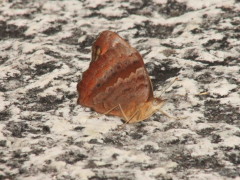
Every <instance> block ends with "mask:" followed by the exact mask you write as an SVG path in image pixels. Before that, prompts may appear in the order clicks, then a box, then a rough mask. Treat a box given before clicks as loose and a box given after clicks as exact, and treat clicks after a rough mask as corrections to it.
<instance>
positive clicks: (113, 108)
mask: <svg viewBox="0 0 240 180" xmlns="http://www.w3.org/2000/svg"><path fill="white" fill-rule="evenodd" d="M117 107H119V105H116V106H114V107H113V108H111V109H110V110H108V111H106V112H105V113H103V114H98V115H96V116H94V117H95V118H98V117H100V116H102V115H106V114H108V113H110V112H111V111H113V110H114V109H116V108H117Z"/></svg>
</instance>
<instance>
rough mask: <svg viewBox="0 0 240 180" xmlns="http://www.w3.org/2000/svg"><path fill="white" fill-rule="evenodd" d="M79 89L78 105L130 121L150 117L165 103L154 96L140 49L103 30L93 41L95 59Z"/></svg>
mask: <svg viewBox="0 0 240 180" xmlns="http://www.w3.org/2000/svg"><path fill="white" fill-rule="evenodd" d="M77 89H78V93H79V98H78V104H81V105H83V106H86V107H90V108H92V109H94V110H95V111H96V112H99V113H106V112H107V114H109V115H115V116H119V117H121V118H123V119H124V120H125V121H126V122H129V123H133V122H138V121H142V120H144V119H147V118H148V117H150V116H151V115H152V114H153V113H154V112H155V111H156V108H160V107H161V106H162V105H163V103H164V101H163V100H161V99H158V98H154V97H153V90H152V85H151V80H150V78H149V75H148V73H147V71H146V68H145V66H144V62H143V59H142V57H141V55H140V54H139V52H138V51H137V50H136V49H134V48H132V47H131V46H130V45H129V44H128V43H127V42H126V41H125V40H124V39H122V38H121V37H120V36H119V35H117V34H116V33H114V32H111V31H103V32H102V33H101V34H100V35H99V36H98V38H97V40H96V41H95V42H94V44H93V46H92V61H91V63H90V66H89V68H88V69H87V70H86V71H85V72H84V73H83V76H82V80H81V81H80V82H79V83H78V86H77ZM156 102H157V103H156ZM114 107H115V108H114ZM111 109H112V110H111ZM109 110H111V111H109Z"/></svg>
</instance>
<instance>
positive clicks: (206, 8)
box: [0, 0, 240, 180]
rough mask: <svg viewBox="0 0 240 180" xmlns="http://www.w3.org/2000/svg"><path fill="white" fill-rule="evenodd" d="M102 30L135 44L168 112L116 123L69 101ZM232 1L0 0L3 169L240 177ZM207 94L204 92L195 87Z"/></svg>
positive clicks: (236, 27) (55, 175)
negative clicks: (163, 89) (175, 80)
mask: <svg viewBox="0 0 240 180" xmlns="http://www.w3.org/2000/svg"><path fill="white" fill-rule="evenodd" d="M103 30H112V31H115V32H118V33H119V34H120V35H121V36H122V37H124V38H125V39H127V40H128V41H129V43H130V44H131V45H132V46H133V47H135V48H136V49H138V50H139V52H140V53H141V54H142V56H143V59H144V62H145V64H146V67H147V69H148V72H149V74H150V75H151V79H152V82H153V85H154V90H155V91H154V93H155V95H156V96H159V95H160V92H161V89H162V88H163V87H164V86H166V85H167V84H168V83H169V82H170V81H171V80H172V79H174V78H175V77H179V79H180V80H179V81H178V82H176V83H175V84H174V85H173V86H172V87H171V88H170V89H168V91H167V92H166V93H165V94H163V95H162V98H167V99H168V103H167V104H166V105H165V106H164V108H163V109H164V110H165V111H167V112H168V113H169V114H171V115H173V116H176V117H186V118H185V119H181V120H175V119H170V118H167V117H166V116H163V115H161V114H160V113H157V114H155V115H153V116H152V117H151V118H149V119H148V120H145V121H143V122H140V123H136V124H130V125H126V126H125V127H124V128H123V129H122V130H119V129H118V126H119V125H120V124H122V121H121V120H120V119H119V118H118V117H112V116H101V117H98V118H97V117H95V116H93V115H96V114H95V113H94V112H92V111H91V110H90V109H88V108H83V107H81V106H79V105H76V100H77V92H76V85H77V82H78V81H79V80H80V79H81V75H82V72H83V71H85V70H86V69H87V67H88V65H89V62H90V54H91V44H92V43H93V41H94V39H95V38H96V36H97V35H98V33H99V32H101V31H103ZM239 65H240V1H239V0H197V1H196V0H149V1H148V0H142V1H141V0H131V1H126V0H125V1H119V0H118V1H113V0H101V1H97V0H88V1H84V0H79V1H73V0H72V1H50V0H41V1H40V0H39V1H37V0H35V1H34V0H9V1H1V2H0V179H26V180H30V179H31V180H43V179H44V180H47V179H58V180H75V179H80V180H99V179H100V180H133V179H137V180H155V179H168V180H170V179H197V180H200V179H201V180H205V179H218V180H221V179H240V129H239V128H240V110H239V107H240V90H239V86H240V66H239ZM202 92H208V93H209V94H206V95H197V94H199V93H202Z"/></svg>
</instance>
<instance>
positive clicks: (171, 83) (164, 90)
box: [160, 77, 179, 97]
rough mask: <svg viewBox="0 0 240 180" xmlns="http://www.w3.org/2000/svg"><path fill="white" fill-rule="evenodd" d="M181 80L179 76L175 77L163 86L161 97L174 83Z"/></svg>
mask: <svg viewBox="0 0 240 180" xmlns="http://www.w3.org/2000/svg"><path fill="white" fill-rule="evenodd" d="M178 80H179V78H177V77H176V78H175V79H174V80H172V82H170V83H169V84H168V85H167V86H166V87H165V88H163V90H162V92H161V93H160V97H161V96H162V94H163V93H165V92H166V91H167V90H168V88H170V87H171V86H172V85H173V83H175V82H176V81H178Z"/></svg>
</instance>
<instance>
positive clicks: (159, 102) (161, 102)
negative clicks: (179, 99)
mask: <svg viewBox="0 0 240 180" xmlns="http://www.w3.org/2000/svg"><path fill="white" fill-rule="evenodd" d="M166 101H167V100H166V99H160V98H154V99H153V100H152V106H153V108H154V109H160V108H161V107H162V106H163V105H164V104H165V102H166Z"/></svg>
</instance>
